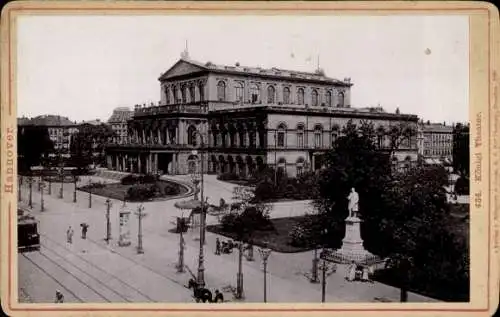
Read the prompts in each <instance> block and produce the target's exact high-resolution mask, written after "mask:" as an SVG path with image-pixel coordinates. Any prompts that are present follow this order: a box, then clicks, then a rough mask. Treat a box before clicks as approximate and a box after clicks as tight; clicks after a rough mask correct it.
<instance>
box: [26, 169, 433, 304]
mask: <svg viewBox="0 0 500 317" xmlns="http://www.w3.org/2000/svg"><path fill="white" fill-rule="evenodd" d="M173 178H174V179H176V180H180V181H187V180H188V178H186V177H182V176H175V177H173ZM95 179H96V180H97V178H95ZM81 183H82V184H85V183H87V180H86V179H85V178H83V179H82V181H81ZM233 187H234V185H232V184H228V183H224V182H220V181H218V180H216V178H215V176H212V175H207V176H206V177H205V193H206V195H207V196H208V197H209V202H210V203H213V204H217V203H218V201H219V199H220V198H224V200H226V202H230V201H231V196H232V188H233ZM59 188H60V185H59V184H53V186H52V194H51V195H48V194H47V193H46V194H45V195H44V197H45V207H46V211H44V212H40V193H39V192H38V190H37V188H36V186H33V202H34V204H33V211H32V213H33V214H34V215H35V216H37V218H38V219H39V220H40V232H41V234H42V236H41V241H42V247H41V251H40V252H30V253H25V254H20V255H19V257H18V259H19V293H20V296H21V295H22V296H21V297H22V298H21V297H20V300H21V301H30V300H31V301H34V302H53V301H54V296H55V290H56V289H60V290H61V291H62V292H63V293H64V295H65V301H66V302H80V301H81V302H193V298H192V296H191V295H192V293H191V291H190V290H188V289H187V288H186V287H185V286H184V285H185V284H187V281H188V279H189V278H190V277H191V275H190V274H189V273H188V272H185V273H177V272H176V268H175V265H176V264H177V261H178V251H179V235H177V234H175V233H171V232H169V230H170V229H173V228H174V227H175V224H174V221H175V219H176V217H177V216H180V215H181V214H182V211H180V210H179V209H177V208H175V207H174V203H175V202H176V201H179V200H178V199H173V200H167V201H158V202H147V203H144V204H143V205H144V207H145V213H146V214H147V216H146V217H145V218H143V247H144V254H137V252H136V249H135V246H136V245H137V227H138V220H137V217H136V216H135V215H134V214H132V217H131V219H130V224H131V237H132V245H131V246H129V247H120V246H118V245H117V238H118V232H117V229H118V221H119V219H118V212H119V210H120V208H121V206H122V202H120V201H116V200H112V202H113V205H112V208H111V228H112V230H111V233H112V240H111V241H110V243H109V244H107V243H106V241H105V240H104V237H105V227H106V220H105V219H106V218H105V211H106V206H105V200H106V198H105V197H100V196H92V200H93V201H92V208H88V194H87V193H83V192H78V196H77V203H73V202H72V198H73V194H72V193H73V185H72V184H65V185H64V198H63V199H59V198H58V193H59ZM22 191H23V192H22V198H23V202H22V204H23V205H26V202H27V197H28V194H27V193H28V187H27V186H26V184H25V185H24V186H23V188H22ZM46 191H47V189H46ZM183 199H190V198H182V199H181V200H183ZM137 205H138V204H134V203H127V208H129V209H130V210H131V211H135V210H136V208H137ZM292 205H293V204H292ZM297 205H298V206H300V205H299V204H297ZM297 205H294V208H291V207H290V205H286V204H284V205H283V204H282V206H281V207H280V206H277V208H276V210H277V211H276V212H274V213H272V216H273V217H276V216H286V215H287V214H290V210H293V214H294V215H298V214H301V213H304V212H306V211H305V207H297ZM304 206H305V205H304ZM184 214H185V215H186V214H187V212H184ZM207 221H208V222H209V223H215V222H216V221H217V219H216V217H212V216H208V219H207ZM82 222H86V223H88V224H89V225H90V227H89V231H88V234H87V239H86V240H84V239H81V237H80V234H79V230H80V223H82ZM70 225H71V226H72V227H73V228H74V230H75V236H74V241H73V243H72V244H68V243H66V235H65V232H66V229H67V228H68V226H70ZM198 237H199V233H198V231H197V230H190V231H189V232H188V233H187V234H186V235H185V242H186V249H185V264H186V265H187V266H188V268H189V269H190V270H191V271H192V272H193V273H194V274H196V271H197V268H198V254H199V240H198V239H197V238H198ZM216 237H217V235H215V234H212V233H210V232H207V234H206V240H207V243H206V246H205V252H204V258H205V262H204V263H205V281H206V284H207V287H208V288H209V289H211V290H212V291H213V290H214V289H215V288H218V289H219V290H228V289H230V288H231V287H235V286H236V274H237V268H238V255H237V252H234V253H232V254H229V255H220V256H217V255H215V254H214V246H215V239H216ZM311 259H312V252H302V253H295V254H283V253H277V252H273V253H272V254H271V256H270V258H269V262H268V275H267V279H268V283H267V284H268V291H267V294H268V295H267V298H268V301H269V302H320V301H321V285H320V284H313V283H310V282H309V281H308V279H307V278H306V277H305V275H306V274H307V272H309V271H310V269H311ZM243 274H244V290H245V299H244V301H245V302H261V301H262V300H263V278H264V273H263V269H262V262H261V260H260V258H259V255H258V252H257V250H256V251H255V260H254V261H247V260H244V261H243ZM224 295H225V298H226V299H229V300H233V299H232V294H231V293H230V292H226V293H225V294H224ZM375 298H385V299H386V300H388V301H397V300H398V299H399V290H398V289H396V288H393V287H390V286H387V285H384V284H380V283H348V282H346V281H345V280H344V273H343V267H342V266H339V269H338V272H337V273H334V274H332V275H331V276H329V277H328V279H327V293H326V301H328V302H346V301H351V302H373V301H376V300H375ZM409 300H410V301H418V302H427V301H434V300H433V299H430V298H426V297H423V296H419V295H416V294H411V293H410V294H409Z"/></svg>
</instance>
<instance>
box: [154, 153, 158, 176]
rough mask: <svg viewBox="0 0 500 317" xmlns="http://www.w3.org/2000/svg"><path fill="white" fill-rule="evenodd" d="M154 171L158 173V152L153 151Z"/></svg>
mask: <svg viewBox="0 0 500 317" xmlns="http://www.w3.org/2000/svg"><path fill="white" fill-rule="evenodd" d="M155 173H158V153H155Z"/></svg>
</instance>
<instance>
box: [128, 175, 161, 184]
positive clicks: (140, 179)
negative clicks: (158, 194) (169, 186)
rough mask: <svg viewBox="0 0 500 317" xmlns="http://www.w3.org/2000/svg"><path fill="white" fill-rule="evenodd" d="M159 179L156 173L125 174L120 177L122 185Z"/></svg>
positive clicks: (152, 181)
mask: <svg viewBox="0 0 500 317" xmlns="http://www.w3.org/2000/svg"><path fill="white" fill-rule="evenodd" d="M158 179H159V177H158V175H152V174H146V175H139V176H136V175H127V176H125V177H123V178H122V179H121V183H122V185H134V184H152V183H155V182H156V181H157V180H158Z"/></svg>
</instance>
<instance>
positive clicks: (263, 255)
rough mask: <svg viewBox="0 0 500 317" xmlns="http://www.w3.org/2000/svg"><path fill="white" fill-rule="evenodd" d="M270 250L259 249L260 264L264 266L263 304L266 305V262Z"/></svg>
mask: <svg viewBox="0 0 500 317" xmlns="http://www.w3.org/2000/svg"><path fill="white" fill-rule="evenodd" d="M271 252H272V251H271V249H267V248H262V249H259V253H260V256H261V257H262V262H263V264H264V303H267V260H268V258H269V256H270V255H271Z"/></svg>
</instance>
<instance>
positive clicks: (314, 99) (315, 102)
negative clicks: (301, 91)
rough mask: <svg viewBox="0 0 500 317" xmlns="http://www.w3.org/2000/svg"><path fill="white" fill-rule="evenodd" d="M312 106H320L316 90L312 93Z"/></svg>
mask: <svg viewBox="0 0 500 317" xmlns="http://www.w3.org/2000/svg"><path fill="white" fill-rule="evenodd" d="M311 106H318V91H317V90H316V89H313V91H312V92H311Z"/></svg>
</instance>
